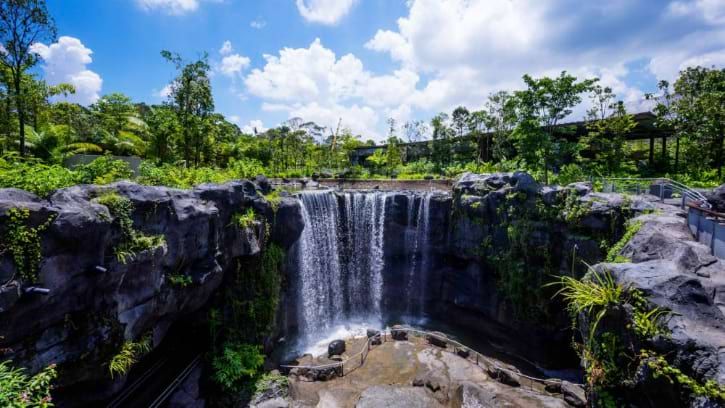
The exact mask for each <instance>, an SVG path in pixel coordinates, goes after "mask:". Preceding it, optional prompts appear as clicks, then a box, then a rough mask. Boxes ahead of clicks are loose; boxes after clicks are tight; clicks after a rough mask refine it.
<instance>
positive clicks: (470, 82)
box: [38, 0, 725, 139]
mask: <svg viewBox="0 0 725 408" xmlns="http://www.w3.org/2000/svg"><path fill="white" fill-rule="evenodd" d="M48 5H49V8H50V10H51V13H52V14H53V16H54V17H55V20H56V24H57V26H58V34H59V37H60V38H59V40H58V42H57V43H55V44H44V45H39V46H38V53H39V54H40V55H41V57H43V58H44V59H45V61H44V66H43V68H42V69H44V72H45V76H46V78H47V80H48V81H49V82H61V81H62V82H71V83H74V84H75V85H76V88H77V89H78V93H77V95H75V96H74V97H73V99H74V100H76V101H78V102H81V103H84V104H88V103H91V102H92V101H93V100H94V99H95V98H97V97H98V96H99V95H103V94H107V93H111V92H123V93H125V94H127V95H129V96H131V97H132V98H133V99H134V101H145V102H148V103H159V102H161V101H162V100H164V98H163V96H162V94H163V88H164V86H166V85H167V84H168V83H169V81H170V80H171V79H172V78H173V76H174V69H173V67H172V66H171V65H170V64H168V63H166V62H165V61H163V59H162V58H161V57H160V55H159V52H160V51H161V50H162V49H168V50H171V51H176V52H179V53H180V54H182V56H184V57H186V58H189V59H191V58H194V57H196V56H198V55H199V54H200V53H202V52H208V53H209V58H210V61H211V63H212V66H213V67H214V68H213V87H214V96H215V101H216V108H217V111H218V112H220V113H222V114H224V115H225V116H227V117H228V118H229V119H230V120H232V121H235V122H236V123H238V124H239V125H240V126H241V127H245V128H246V129H247V130H249V129H250V127H251V126H255V127H257V128H258V129H260V130H261V129H264V128H266V127H271V126H274V125H276V124H278V123H280V122H281V121H283V120H285V119H288V118H289V117H293V116H301V117H303V118H304V119H306V120H313V121H316V122H318V123H320V124H322V125H326V126H329V127H331V128H333V127H335V126H336V124H337V121H338V120H339V119H342V123H343V126H347V127H349V128H351V129H352V130H353V131H354V132H356V133H360V134H363V137H364V138H365V139H368V138H375V139H380V138H381V137H382V136H383V135H384V134H385V132H386V131H385V129H386V126H387V125H386V123H385V122H386V119H387V118H388V117H394V118H396V119H397V120H398V122H399V123H403V122H404V121H406V120H411V119H429V118H430V117H431V116H432V115H433V114H435V113H436V112H438V111H449V110H450V109H452V108H453V107H455V106H457V105H459V104H464V105H466V106H468V107H469V108H471V109H476V108H481V107H482V105H483V103H484V102H485V99H486V96H487V95H488V94H489V93H490V92H493V91H496V90H499V89H508V90H513V89H516V88H518V87H520V86H521V81H520V77H521V75H523V74H524V73H530V74H533V75H555V74H556V73H558V72H559V71H561V70H564V69H566V70H568V71H570V72H573V73H574V74H575V75H577V76H579V77H592V76H598V77H601V78H602V82H603V83H604V84H606V85H609V86H612V87H613V88H614V90H615V92H617V94H618V95H619V96H620V98H622V99H623V100H625V101H626V102H627V104H628V106H630V108H631V109H632V110H640V109H645V108H646V105H645V103H644V102H643V94H644V92H650V91H652V90H654V87H655V85H656V81H657V80H658V79H668V80H672V79H673V78H674V77H675V76H676V73H677V71H678V70H679V69H681V68H684V67H685V66H687V65H693V64H702V65H708V66H709V65H716V66H723V65H724V64H725V0H678V1H670V0H639V1H636V0H610V1H606V2H603V1H601V2H581V1H575V0H407V1H406V0H264V1H261V0H260V1H253V0H103V1H91V0H48ZM225 43H226V44H227V45H226V46H225ZM584 109H585V106H582V107H581V108H580V109H579V110H578V111H577V112H575V115H574V116H577V115H581V113H582V112H583V110H584ZM572 119H578V118H577V117H574V118H572Z"/></svg>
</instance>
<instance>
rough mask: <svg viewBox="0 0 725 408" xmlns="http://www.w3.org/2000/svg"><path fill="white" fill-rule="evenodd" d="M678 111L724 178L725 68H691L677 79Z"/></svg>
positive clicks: (687, 127)
mask: <svg viewBox="0 0 725 408" xmlns="http://www.w3.org/2000/svg"><path fill="white" fill-rule="evenodd" d="M674 88H675V93H676V94H677V98H676V102H675V110H676V112H677V116H678V118H679V122H680V123H681V124H682V125H683V126H684V130H685V131H686V132H688V134H690V135H691V136H692V137H693V138H694V139H695V141H696V142H697V144H698V145H699V146H700V152H699V153H700V155H699V156H700V157H702V158H706V160H708V159H709V160H708V161H709V163H710V165H711V166H712V167H714V168H716V169H717V177H718V179H721V178H722V167H723V161H724V160H725V157H724V156H725V68H715V67H712V68H704V67H694V68H692V67H690V68H687V69H686V70H684V71H682V72H680V77H679V78H678V79H677V81H676V82H675V86H674Z"/></svg>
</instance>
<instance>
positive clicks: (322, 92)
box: [244, 39, 419, 137]
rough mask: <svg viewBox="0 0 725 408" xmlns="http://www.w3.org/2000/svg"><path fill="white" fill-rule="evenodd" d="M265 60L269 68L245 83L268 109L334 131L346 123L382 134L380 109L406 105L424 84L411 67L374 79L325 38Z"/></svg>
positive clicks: (355, 129) (359, 130)
mask: <svg viewBox="0 0 725 408" xmlns="http://www.w3.org/2000/svg"><path fill="white" fill-rule="evenodd" d="M264 59H265V60H266V64H265V66H264V67H263V68H261V69H260V68H257V69H254V70H252V71H251V72H250V73H249V75H247V76H246V78H245V79H244V83H245V85H246V88H247V91H248V92H249V93H250V94H251V95H254V96H256V97H259V98H261V99H262V100H264V101H265V103H264V104H263V106H262V108H263V109H264V110H267V111H286V112H288V113H289V114H290V116H291V117H293V116H299V117H302V118H304V119H305V120H312V121H314V122H317V123H318V124H320V125H323V126H327V127H330V128H334V127H336V126H337V122H338V121H339V120H340V119H342V121H343V124H344V126H347V127H349V128H350V129H351V130H352V131H353V132H356V133H363V134H365V135H366V136H376V137H378V136H379V132H378V131H377V130H376V127H377V126H378V124H380V123H382V120H381V119H382V118H381V117H380V115H379V113H378V110H379V111H380V112H386V111H388V110H390V111H392V110H393V109H399V108H400V106H401V105H406V104H407V103H408V99H409V98H410V96H411V95H412V94H414V93H415V87H416V84H417V83H418V81H419V77H418V75H417V74H416V73H415V72H413V71H410V70H408V69H405V68H402V69H399V70H396V71H394V72H393V73H392V74H389V75H374V74H372V73H370V72H369V71H367V70H366V69H365V67H364V65H363V63H362V61H361V60H360V59H358V58H357V57H355V56H354V55H353V54H346V55H343V56H341V57H339V58H338V57H337V55H335V53H334V52H333V51H332V50H330V49H328V48H326V47H325V46H324V45H322V43H321V41H320V40H319V39H316V40H315V41H313V42H312V44H310V46H309V47H307V48H284V49H282V50H281V51H280V52H279V55H265V56H264Z"/></svg>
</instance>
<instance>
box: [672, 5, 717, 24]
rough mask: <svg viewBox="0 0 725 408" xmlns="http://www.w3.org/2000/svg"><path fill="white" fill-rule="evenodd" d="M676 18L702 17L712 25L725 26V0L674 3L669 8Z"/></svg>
mask: <svg viewBox="0 0 725 408" xmlns="http://www.w3.org/2000/svg"><path fill="white" fill-rule="evenodd" d="M667 10H668V12H669V13H670V14H671V15H673V16H676V17H682V16H695V17H702V18H703V19H704V20H705V21H707V22H708V23H710V24H725V1H723V0H687V1H673V2H672V3H670V4H669V5H668V7H667Z"/></svg>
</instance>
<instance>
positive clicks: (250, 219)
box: [232, 207, 257, 228]
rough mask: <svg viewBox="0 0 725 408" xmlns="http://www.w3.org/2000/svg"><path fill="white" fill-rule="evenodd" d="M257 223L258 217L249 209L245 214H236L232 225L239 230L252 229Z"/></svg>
mask: <svg viewBox="0 0 725 408" xmlns="http://www.w3.org/2000/svg"><path fill="white" fill-rule="evenodd" d="M256 221H257V215H256V214H255V213H254V209H253V208H251V207H250V208H248V209H247V212H245V213H244V214H235V215H233V216H232V224H233V225H236V226H237V227H239V228H250V227H252V226H254V223H255V222H256Z"/></svg>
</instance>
